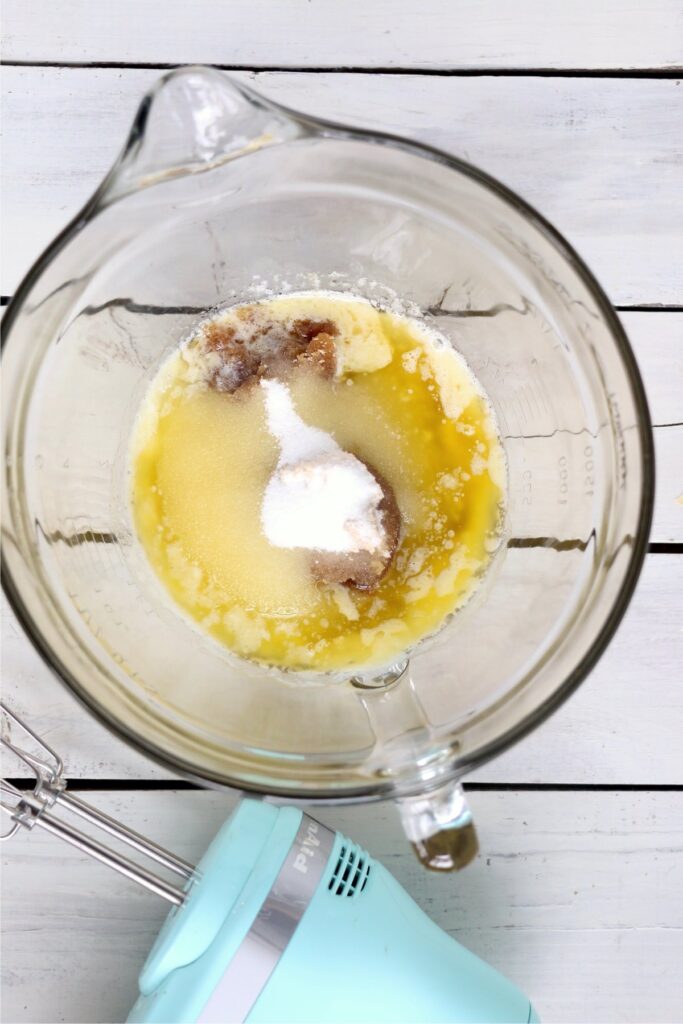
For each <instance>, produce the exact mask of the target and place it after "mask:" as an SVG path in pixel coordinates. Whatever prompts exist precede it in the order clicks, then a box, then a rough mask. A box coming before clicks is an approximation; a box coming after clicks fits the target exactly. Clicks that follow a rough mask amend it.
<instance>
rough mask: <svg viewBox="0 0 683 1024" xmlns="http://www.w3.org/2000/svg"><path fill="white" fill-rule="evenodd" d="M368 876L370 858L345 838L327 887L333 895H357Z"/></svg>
mask: <svg viewBox="0 0 683 1024" xmlns="http://www.w3.org/2000/svg"><path fill="white" fill-rule="evenodd" d="M369 877H370V858H369V857H368V855H367V853H366V852H365V850H362V849H361V848H360V846H356V845H355V843H350V842H349V841H348V840H346V841H345V842H344V843H343V844H342V848H341V850H340V851H339V858H338V860H337V863H336V866H335V869H334V872H333V874H332V877H331V878H330V881H329V884H328V886H327V888H328V889H329V891H330V892H331V893H332V895H333V896H348V897H353V896H358V895H360V893H362V892H363V889H365V886H366V885H367V884H368V878H369Z"/></svg>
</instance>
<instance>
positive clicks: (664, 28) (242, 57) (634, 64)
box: [3, 0, 683, 70]
mask: <svg viewBox="0 0 683 1024" xmlns="http://www.w3.org/2000/svg"><path fill="white" fill-rule="evenodd" d="M3 7H4V16H5V54H4V57H5V60H29V61H40V60H59V61H62V62H69V63H71V62H75V61H85V62H91V61H128V62H130V63H155V64H158V63H159V62H162V61H163V62H170V63H172V64H178V63H185V64H188V63H208V64H224V65H231V66H234V65H240V66H244V65H248V66H251V67H259V66H264V65H265V66H267V67H273V66H277V67H357V66H362V67H381V68H421V69H425V70H427V69H435V68H441V69H453V68H475V69H490V68H519V67H521V68H557V69H562V68H680V67H681V66H682V65H683V60H682V55H681V45H680V41H681V34H682V33H683V10H682V9H681V5H680V3H678V2H676V0H647V4H643V3H642V0H600V2H598V3H596V2H595V0H573V3H571V4H565V3H560V2H557V0H555V2H553V0H551V2H550V3H548V2H547V0H515V2H514V3H506V2H505V0H502V2H501V0H453V2H452V3H448V4H445V3H444V2H443V0H422V3H420V4H415V3H414V2H413V0H374V2H372V3H367V0H345V2H344V3H338V2H337V0H314V2H311V0H289V2H287V3H273V2H269V0H231V2H229V3H226V2H225V0H193V3H192V5H191V14H190V15H189V16H188V5H187V4H186V3H185V0H164V2H163V3H159V2H150V0H142V2H140V0H118V2H117V3H93V2H92V0H60V2H59V3H49V2H47V0H5V3H4V4H3Z"/></svg>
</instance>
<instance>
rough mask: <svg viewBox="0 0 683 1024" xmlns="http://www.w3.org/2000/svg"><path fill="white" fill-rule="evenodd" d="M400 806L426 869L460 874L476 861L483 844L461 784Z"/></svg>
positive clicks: (405, 800)
mask: <svg viewBox="0 0 683 1024" xmlns="http://www.w3.org/2000/svg"><path fill="white" fill-rule="evenodd" d="M397 804H398V809H399V813H400V815H401V824H402V825H403V831H404V832H405V834H406V836H407V837H408V839H409V840H410V843H411V845H412V847H413V849H414V851H415V853H416V854H417V857H418V859H419V861H420V863H421V864H423V865H424V866H425V867H426V868H429V869H430V870H431V871H459V870H460V868H464V867H466V865H467V864H469V863H470V861H471V860H473V858H474V857H476V855H477V852H478V850H479V841H478V839H477V833H476V830H475V827H474V823H473V821H472V812H471V811H470V808H469V804H468V803H467V800H466V798H465V793H464V791H463V788H462V786H461V785H460V783H458V782H451V783H448V784H447V785H445V786H442V787H441V788H440V789H436V790H433V791H432V792H431V793H424V794H422V795H421V796H414V797H404V798H402V799H400V800H397Z"/></svg>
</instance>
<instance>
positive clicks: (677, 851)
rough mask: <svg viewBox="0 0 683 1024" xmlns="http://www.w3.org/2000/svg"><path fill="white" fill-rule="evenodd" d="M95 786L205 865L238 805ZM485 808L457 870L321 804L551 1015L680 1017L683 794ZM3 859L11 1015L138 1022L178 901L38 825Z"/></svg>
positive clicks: (369, 820)
mask: <svg viewBox="0 0 683 1024" xmlns="http://www.w3.org/2000/svg"><path fill="white" fill-rule="evenodd" d="M87 798H88V800H89V801H91V802H92V803H93V804H95V805H96V806H98V807H100V808H102V809H103V810H105V811H107V812H108V813H109V814H113V815H114V816H115V817H118V818H120V819H121V820H124V821H125V822H127V823H128V824H130V825H132V827H133V828H135V829H138V830H140V831H142V832H145V833H146V834H148V835H150V836H151V837H152V838H154V839H155V840H156V841H157V842H160V843H161V844H162V845H164V846H167V847H168V848H170V849H173V850H174V851H175V852H177V853H179V854H180V855H181V856H183V857H185V858H186V859H189V860H190V861H193V862H196V860H197V859H198V857H199V856H200V855H201V853H202V851H203V850H204V849H205V847H206V844H207V843H208V842H209V840H210V838H211V836H212V835H213V833H214V832H215V830H216V829H217V828H218V827H219V826H220V825H221V824H222V822H223V820H224V818H225V817H226V815H227V814H228V812H229V810H230V808H231V807H232V806H233V803H234V801H233V800H232V799H231V798H229V797H226V796H222V795H219V794H212V793H208V792H205V793H196V792H195V793H192V792H189V793H188V792H177V793H172V792H165V793H156V794H154V793H152V794H150V793H125V794H122V795H117V794H113V793H106V794H105V793H91V794H88V797H87ZM472 804H473V808H474V812H475V815H476V818H477V822H478V827H479V836H480V842H481V851H482V852H481V854H480V856H479V858H478V859H477V861H476V862H475V863H474V864H473V865H471V866H470V867H469V868H467V869H466V871H465V872H464V873H463V874H462V875H455V876H453V875H450V876H442V877H437V876H434V875H430V874H429V873H428V872H425V871H424V870H423V869H422V868H421V867H420V866H419V864H418V863H417V861H416V860H415V858H414V857H413V855H412V853H410V852H409V851H408V850H407V849H406V844H405V840H404V839H403V837H402V835H401V833H400V826H399V824H398V820H397V817H396V816H395V814H394V812H393V809H392V808H389V807H383V806H376V807H365V808H354V809H351V808H336V809H334V810H324V811H320V812H316V813H317V815H318V817H320V818H321V819H322V820H323V821H325V822H326V823H327V824H329V825H331V826H332V827H334V828H338V829H339V830H340V831H342V832H343V833H344V834H346V835H348V836H350V837H352V838H353V839H354V840H355V841H356V842H358V843H360V844H361V845H362V846H364V847H365V848H366V849H367V850H368V851H369V852H370V853H371V854H372V855H373V856H375V857H377V858H378V859H379V860H381V861H383V862H384V864H385V865H386V867H387V868H389V870H390V871H392V872H393V873H394V875H395V876H396V877H397V879H398V880H399V881H400V882H401V883H402V884H403V885H404V886H405V888H406V889H407V891H408V892H409V893H410V894H411V895H412V896H413V897H414V898H415V899H416V900H417V902H418V904H419V905H420V906H421V907H422V908H423V909H424V910H425V911H426V912H427V913H428V914H429V915H430V916H431V917H432V918H433V919H434V920H435V921H436V923H437V924H439V925H440V926H441V927H443V928H445V929H446V931H448V932H449V933H450V934H451V935H453V936H454V938H456V939H457V940H458V941H459V942H462V943H463V945H465V946H467V947H469V948H470V949H471V950H472V951H473V952H475V953H476V954H478V955H479V956H481V957H483V958H484V959H485V960H487V961H489V962H490V963H491V964H493V965H494V966H495V967H496V968H498V969H499V970H500V971H502V972H503V973H505V974H506V975H508V977H510V978H511V979H512V980H513V981H514V982H515V983H516V984H518V985H519V986H520V987H521V988H522V989H523V990H524V991H525V992H527V993H528V994H529V996H530V997H531V998H532V1000H533V1002H534V1004H535V1006H536V1008H537V1010H538V1012H539V1014H540V1016H541V1019H542V1020H546V1021H554V1022H560V1021H575V1022H578V1021H615V1022H617V1021H618V1022H622V1024H623V1022H636V1021H648V1022H651V1021H658V1022H664V1021H680V1019H681V1018H680V1010H681V1006H683V977H682V975H681V972H680V964H681V962H682V961H683V927H682V924H681V922H682V921H683V857H682V856H681V855H682V854H683V794H681V793H649V794H648V793H547V792H546V793H529V792H514V791H511V792H505V793H474V794H473V795H472ZM3 853H4V864H3V877H2V886H3V928H4V941H3V963H2V972H3V983H4V1007H3V1016H4V1019H5V1020H6V1021H13V1022H20V1021H32V1022H39V1021H45V1022H53V1021H56V1020H67V1021H88V1022H96V1021H120V1020H124V1019H125V1017H126V1013H127V1011H128V1009H129V1008H130V1005H131V1003H132V1002H133V1000H134V998H135V992H136V975H137V972H138V970H139V969H140V967H141V965H142V962H143V960H144V957H145V954H146V952H147V950H148V949H149V947H150V945H151V943H152V941H153V938H154V936H155V934H156V932H157V930H158V928H159V925H160V924H161V921H162V919H163V916H164V914H165V912H166V905H165V904H163V903H162V901H161V900H160V899H158V898H156V897H154V896H151V895H148V894H146V893H144V892H143V891H142V890H138V889H137V887H136V886H134V885H133V884H132V883H129V882H127V881H126V880H125V879H122V878H120V877H119V876H117V875H115V874H114V873H113V872H110V871H107V869H106V868H104V867H102V866H101V865H99V864H96V863H95V862H93V861H88V860H87V859H84V858H83V857H82V856H81V855H80V854H78V853H77V852H76V851H74V850H72V849H71V848H69V847H67V846H66V845H65V844H62V843H60V842H59V841H58V840H56V839H53V838H52V837H51V836H46V835H41V834H39V831H38V829H36V830H35V831H34V832H33V833H32V834H31V835H26V834H24V835H21V836H19V837H17V838H16V839H15V840H13V841H12V842H11V843H8V844H6V846H5V847H4V848H3ZM85 950H87V955H85V953H84V951H85Z"/></svg>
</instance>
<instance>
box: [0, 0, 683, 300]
mask: <svg viewBox="0 0 683 1024" xmlns="http://www.w3.org/2000/svg"><path fill="white" fill-rule="evenodd" d="M106 6H107V5H98V10H102V9H104V8H106ZM568 9H569V7H568ZM159 75H160V72H159V71H150V70H144V69H123V70H122V69H111V68H108V69H97V70H93V69H87V70H86V69H72V68H35V67H32V68H14V67H12V68H5V69H4V72H3V75H2V88H3V94H4V122H5V143H4V200H5V231H4V235H5V238H4V245H3V262H2V279H3V285H2V287H3V292H4V294H11V293H12V292H13V290H14V289H15V288H16V285H17V283H18V281H19V279H20V277H21V276H22V275H23V274H24V273H25V272H26V270H27V269H28V267H29V266H30V265H31V263H32V262H33V260H34V259H35V257H36V255H37V253H38V252H39V251H40V250H41V249H43V248H44V247H45V245H47V243H48V242H49V241H50V240H51V239H52V238H53V237H54V235H55V234H56V232H57V231H58V230H59V229H61V228H62V227H63V226H64V224H65V223H66V222H67V221H68V220H69V218H70V217H71V216H73V215H74V214H75V213H76V212H77V210H78V209H79V208H80V206H81V205H82V204H83V203H84V202H85V200H86V199H87V198H88V197H89V196H90V195H91V193H92V192H93V191H94V190H95V188H96V186H97V185H98V184H99V182H100V181H101V179H102V177H103V176H104V174H105V172H106V171H107V169H108V167H109V165H110V164H111V163H112V161H113V160H114V158H115V157H116V155H117V153H118V151H119V149H120V147H121V146H122V144H123V141H124V139H125V137H126V135H127V132H128V129H129V127H130V123H131V120H132V118H133V115H134V113H135V110H136V108H137V105H138V103H139V101H140V99H141V96H142V94H143V92H144V91H145V90H146V89H148V88H149V87H150V86H151V84H152V83H153V82H154V81H155V80H156V79H157V78H158V77H159ZM238 77H240V76H238ZM241 77H242V78H244V79H245V80H247V81H250V82H251V83H252V84H253V85H255V86H256V87H257V88H259V89H262V90H263V91H264V92H265V93H266V94H267V95H268V96H270V97H271V98H273V99H274V100H278V101H279V102H281V103H284V104H286V105H288V106H291V107H294V108H295V109H300V110H302V111H306V112H307V113H312V114H318V115H325V116H327V117H328V118H331V119H333V120H336V121H342V122H344V121H348V122H349V123H355V124H358V125H361V126H363V127H366V128H378V129H384V130H386V131H390V132H396V133H398V134H403V135H407V136H409V137H411V138H414V139H418V140H420V141H425V142H429V143H431V144H432V145H435V146H440V147H441V148H443V149H445V150H447V151H449V152H452V153H455V154H456V155H458V156H461V157H464V158H465V159H467V160H470V161H471V162H472V163H475V164H478V165H479V166H480V167H482V168H483V169H484V170H486V171H489V172H490V173H491V174H493V175H494V176H496V177H498V178H500V179H501V180H502V181H503V182H505V184H507V185H509V186H510V187H511V188H512V189H514V190H515V191H516V192H519V193H520V195H522V196H523V197H524V198H525V199H527V200H528V201H529V202H530V203H532V204H533V205H534V206H536V207H537V208H538V209H539V210H540V211H541V212H542V213H543V214H544V215H545V216H546V217H547V218H548V219H549V220H551V221H552V222H553V223H554V224H555V226H556V227H558V228H559V229H560V231H562V232H563V233H565V234H566V236H567V238H568V239H569V241H571V242H572V243H573V244H574V245H575V246H576V248H577V249H578V250H579V252H580V253H581V254H582V255H583V256H584V257H585V259H586V260H587V262H588V264H589V265H590V266H591V268H592V269H593V271H594V272H595V273H596V275H597V277H598V279H599V280H600V282H601V283H602V285H603V286H604V287H605V288H606V290H607V293H608V295H609V297H610V298H611V300H612V301H613V302H614V303H616V304H618V305H632V304H635V305H641V304H643V303H647V304H652V303H675V302H678V301H680V299H681V293H680V288H681V266H683V204H681V203H680V202H676V201H675V200H676V196H677V195H679V193H680V182H681V178H682V176H683V152H682V151H681V146H680V138H681V134H682V130H683V88H681V87H679V85H678V80H656V81H652V80H649V79H635V78H631V79H605V78H600V79H585V78H535V77H519V78H507V77H491V76H483V77H475V78H442V77H440V76H436V77H433V76H424V75H378V74H373V75H358V74H353V75H351V74H316V75H315V76H311V75H308V74H301V73H286V74H275V73H264V74H258V75H245V74H242V75H241ZM10 239H11V241H10Z"/></svg>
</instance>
